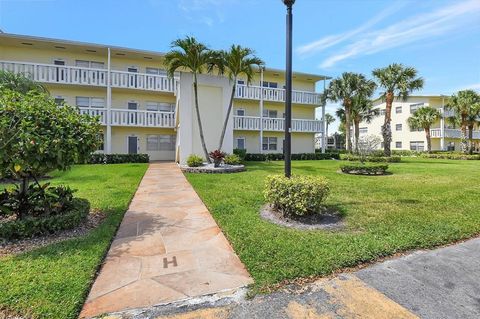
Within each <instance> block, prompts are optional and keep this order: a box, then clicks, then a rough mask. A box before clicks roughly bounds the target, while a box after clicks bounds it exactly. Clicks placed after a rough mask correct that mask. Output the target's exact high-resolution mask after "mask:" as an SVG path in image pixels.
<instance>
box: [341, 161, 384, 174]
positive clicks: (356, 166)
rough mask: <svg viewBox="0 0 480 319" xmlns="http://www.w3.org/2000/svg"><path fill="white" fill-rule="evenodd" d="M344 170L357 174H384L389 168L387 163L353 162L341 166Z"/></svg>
mask: <svg viewBox="0 0 480 319" xmlns="http://www.w3.org/2000/svg"><path fill="white" fill-rule="evenodd" d="M340 169H341V170H342V172H344V173H347V174H357V175H384V174H385V173H386V172H387V170H388V165H387V164H362V163H352V164H344V165H341V166H340Z"/></svg>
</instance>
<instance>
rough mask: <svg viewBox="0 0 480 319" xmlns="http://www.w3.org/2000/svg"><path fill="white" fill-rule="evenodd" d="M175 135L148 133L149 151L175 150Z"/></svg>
mask: <svg viewBox="0 0 480 319" xmlns="http://www.w3.org/2000/svg"><path fill="white" fill-rule="evenodd" d="M175 140H176V136H175V135H147V151H174V150H175Z"/></svg>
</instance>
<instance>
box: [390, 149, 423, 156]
mask: <svg viewBox="0 0 480 319" xmlns="http://www.w3.org/2000/svg"><path fill="white" fill-rule="evenodd" d="M420 154H421V152H417V151H410V150H392V155H396V156H418V155H420Z"/></svg>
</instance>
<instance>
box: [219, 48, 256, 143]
mask: <svg viewBox="0 0 480 319" xmlns="http://www.w3.org/2000/svg"><path fill="white" fill-rule="evenodd" d="M254 53H255V52H254V51H253V50H252V49H249V48H244V47H241V46H239V45H232V46H231V47H230V50H229V51H220V53H219V54H220V61H219V62H218V63H217V65H218V66H219V71H220V73H224V74H226V75H227V76H228V78H229V79H230V81H231V82H232V83H233V86H232V93H231V95H230V101H229V103H228V109H227V114H226V115H225V120H224V122H223V128H222V134H221V135H220V142H219V144H218V149H219V150H221V149H222V145H223V140H224V138H225V132H226V130H227V125H228V120H229V119H230V113H231V112H232V107H233V98H234V96H235V91H236V88H237V79H238V77H239V76H242V75H243V76H245V78H246V80H247V81H246V82H247V85H248V84H250V83H251V82H252V80H253V77H254V75H255V66H256V67H261V66H263V65H264V62H263V61H262V60H261V59H260V58H258V57H256V56H255V55H254Z"/></svg>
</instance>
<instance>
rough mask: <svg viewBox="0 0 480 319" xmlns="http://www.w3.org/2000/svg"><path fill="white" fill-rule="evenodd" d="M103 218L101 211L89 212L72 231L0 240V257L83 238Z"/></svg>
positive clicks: (104, 215)
mask: <svg viewBox="0 0 480 319" xmlns="http://www.w3.org/2000/svg"><path fill="white" fill-rule="evenodd" d="M105 218H106V214H105V213H103V212H101V211H91V212H90V214H88V216H87V219H86V220H85V221H84V222H83V223H81V224H80V225H79V226H78V227H76V228H74V229H69V230H64V231H60V232H57V233H53V234H50V235H46V236H39V237H34V238H27V239H20V240H11V241H5V240H2V239H0V257H5V256H9V255H17V254H20V253H24V252H27V251H30V250H33V249H36V248H40V247H43V246H47V245H50V244H53V243H57V242H60V241H64V240H67V239H71V238H77V237H81V236H84V235H86V234H87V233H88V232H89V231H90V230H92V229H94V228H96V227H98V226H99V225H100V224H101V223H102V221H103V220H104V219H105Z"/></svg>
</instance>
